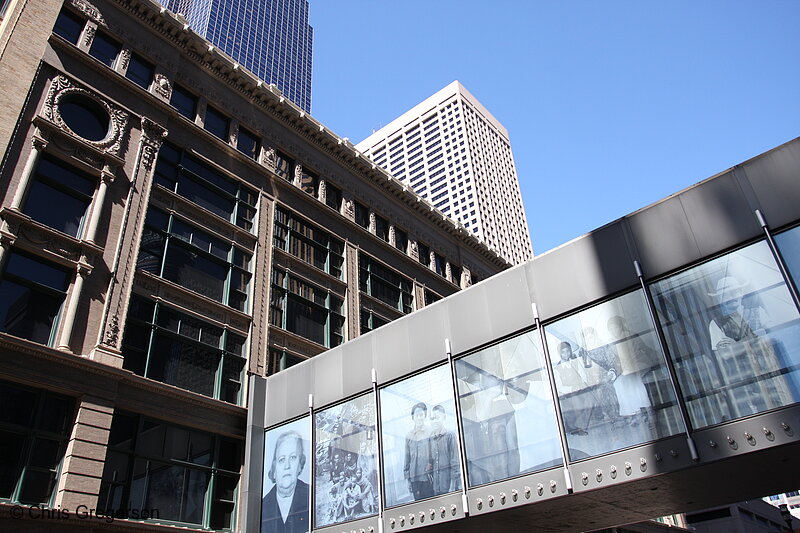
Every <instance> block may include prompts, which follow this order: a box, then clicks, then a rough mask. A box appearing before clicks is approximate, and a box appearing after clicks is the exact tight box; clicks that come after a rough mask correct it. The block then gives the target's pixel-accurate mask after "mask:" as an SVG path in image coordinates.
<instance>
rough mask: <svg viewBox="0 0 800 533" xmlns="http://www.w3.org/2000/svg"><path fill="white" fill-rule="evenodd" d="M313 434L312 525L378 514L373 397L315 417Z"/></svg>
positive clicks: (318, 526) (333, 408) (349, 402)
mask: <svg viewBox="0 0 800 533" xmlns="http://www.w3.org/2000/svg"><path fill="white" fill-rule="evenodd" d="M314 432H315V437H316V438H315V449H314V481H315V486H314V527H315V528H320V527H324V526H329V525H331V524H337V523H339V522H346V521H349V520H355V519H357V518H364V517H366V516H370V515H374V514H377V512H378V471H377V468H378V467H377V461H376V454H377V453H378V446H377V442H378V438H377V434H376V432H375V399H374V396H373V395H372V393H369V394H364V395H363V396H359V397H357V398H353V399H352V400H349V401H347V402H344V403H340V404H338V405H334V406H332V407H329V408H327V409H324V410H321V411H317V412H316V413H314Z"/></svg>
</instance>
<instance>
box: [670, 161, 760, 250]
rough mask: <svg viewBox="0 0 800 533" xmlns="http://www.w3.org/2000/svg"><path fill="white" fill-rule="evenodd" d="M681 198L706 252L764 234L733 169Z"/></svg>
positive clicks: (682, 194) (693, 232) (698, 240)
mask: <svg viewBox="0 0 800 533" xmlns="http://www.w3.org/2000/svg"><path fill="white" fill-rule="evenodd" d="M679 198H680V200H681V203H682V204H683V208H684V213H686V217H687V218H688V220H689V225H690V226H691V229H692V235H694V238H695V242H696V243H697V246H698V248H699V249H700V254H701V255H703V256H708V255H713V254H716V253H718V252H721V251H722V250H725V249H726V248H730V247H732V246H735V245H736V244H738V243H740V242H743V241H748V240H750V239H752V238H754V237H757V236H759V235H762V234H763V232H762V230H761V227H760V226H759V224H758V221H757V219H756V217H755V214H754V213H753V210H752V209H751V207H750V205H749V203H748V202H747V198H746V197H745V196H744V194H743V193H742V190H741V188H740V187H739V184H738V183H737V181H736V178H735V176H734V174H733V172H727V173H725V174H723V175H721V176H717V177H716V178H714V179H713V180H709V181H707V182H705V183H703V184H701V185H700V186H697V187H692V188H691V189H689V190H687V191H685V192H682V193H681V194H680V196H679Z"/></svg>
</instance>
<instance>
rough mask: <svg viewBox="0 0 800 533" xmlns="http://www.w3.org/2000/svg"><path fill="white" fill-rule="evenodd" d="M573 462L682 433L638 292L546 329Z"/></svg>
mask: <svg viewBox="0 0 800 533" xmlns="http://www.w3.org/2000/svg"><path fill="white" fill-rule="evenodd" d="M545 333H546V338H547V345H548V349H549V351H550V357H551V359H552V362H553V374H554V375H555V378H556V389H558V399H559V402H560V404H561V412H562V414H563V418H564V426H565V429H566V432H567V442H568V443H569V448H570V456H571V458H572V459H573V460H577V459H581V458H584V457H588V456H593V455H598V454H602V453H607V452H610V451H613V450H619V449H620V448H625V447H628V446H633V445H635V444H640V443H642V442H647V441H651V440H654V439H658V438H661V437H666V436H669V435H673V434H675V433H677V432H680V431H683V428H682V427H681V423H680V414H679V411H678V408H677V405H676V402H675V393H674V391H673V389H672V385H671V384H670V382H669V374H668V372H667V369H666V360H665V358H664V356H663V354H662V353H661V350H660V349H659V344H658V339H657V337H656V333H655V330H654V328H653V324H652V322H651V321H650V319H649V314H648V312H647V307H646V302H645V300H644V295H643V294H642V292H641V291H636V292H632V293H629V294H626V295H624V296H620V297H619V298H616V299H614V300H611V301H610V302H605V303H602V304H600V305H596V306H594V307H592V308H590V309H587V310H585V311H582V312H580V313H577V314H575V315H572V316H569V317H567V318H564V319H562V320H559V321H558V322H555V323H554V324H551V325H549V326H546V327H545Z"/></svg>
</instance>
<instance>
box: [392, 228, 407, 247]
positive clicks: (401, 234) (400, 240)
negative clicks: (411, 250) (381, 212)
mask: <svg viewBox="0 0 800 533" xmlns="http://www.w3.org/2000/svg"><path fill="white" fill-rule="evenodd" d="M394 245H395V247H396V248H397V249H398V250H400V251H401V252H403V253H406V250H408V233H406V232H405V231H403V230H401V229H400V228H398V227H395V228H394Z"/></svg>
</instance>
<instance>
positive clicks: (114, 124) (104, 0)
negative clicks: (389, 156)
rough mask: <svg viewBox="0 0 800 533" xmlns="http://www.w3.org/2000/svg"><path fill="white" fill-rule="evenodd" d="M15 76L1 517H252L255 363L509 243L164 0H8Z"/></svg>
mask: <svg viewBox="0 0 800 533" xmlns="http://www.w3.org/2000/svg"><path fill="white" fill-rule="evenodd" d="M0 88H1V89H2V92H3V94H4V97H3V98H4V105H3V106H0V152H2V164H1V166H0V433H2V439H0V471H2V476H0V478H1V481H0V529H2V530H13V531H23V530H30V531H45V530H47V531H52V530H53V529H56V530H58V529H59V528H63V529H64V530H69V531H74V530H75V529H74V528H78V529H81V528H83V527H87V528H90V529H91V530H92V531H106V530H107V528H111V527H112V526H110V525H109V524H108V522H109V520H108V519H88V518H87V519H81V518H79V517H78V515H77V514H76V512H81V510H88V509H102V510H104V511H105V512H106V513H105V514H115V515H116V518H134V519H144V521H143V522H137V524H135V525H133V526H128V525H122V526H121V525H120V524H119V523H117V524H115V525H114V526H113V527H114V528H115V529H114V531H119V530H120V529H118V528H120V527H122V529H123V530H127V528H133V529H135V530H137V531H163V530H165V529H167V526H166V525H165V524H168V525H170V527H174V526H181V527H183V528H186V530H189V531H196V530H197V531H200V530H203V531H207V530H209V529H210V530H226V531H227V530H237V531H240V530H242V527H243V526H242V525H241V524H242V523H241V521H240V520H239V519H238V513H239V512H240V511H241V508H242V507H241V505H240V499H241V489H240V484H241V477H242V475H243V473H242V465H243V458H244V449H245V446H246V442H245V428H246V417H247V397H248V390H247V383H248V381H247V379H246V377H247V376H248V375H252V374H258V375H262V376H265V375H268V374H270V373H273V372H275V371H277V370H280V369H283V368H286V367H289V366H292V365H294V364H295V363H297V362H300V361H303V360H305V359H307V358H310V357H313V356H315V355H317V354H319V353H321V352H323V351H325V350H327V349H329V348H330V347H333V346H337V345H339V344H341V343H343V342H345V341H347V340H349V339H352V338H355V337H357V336H359V335H361V334H362V333H366V332H368V331H371V330H373V329H375V328H378V327H379V326H381V325H383V324H385V323H387V322H390V321H392V320H394V319H396V318H399V317H401V316H404V315H406V314H408V313H411V312H412V311H414V310H416V309H419V308H421V307H424V306H425V305H426V304H428V303H431V302H434V301H436V300H438V299H440V298H442V297H444V296H447V295H449V294H452V293H454V292H456V291H458V290H459V289H461V288H464V287H467V286H469V285H471V284H472V283H474V282H475V281H476V280H479V279H484V278H486V277H489V276H491V275H493V274H494V273H496V272H499V271H500V270H503V269H505V268H507V267H508V266H509V265H508V264H507V263H506V262H505V261H504V260H502V259H501V258H500V257H499V256H497V255H496V254H495V253H494V252H492V251H491V250H489V248H488V247H487V246H486V245H485V244H484V243H482V242H480V241H478V240H477V239H475V238H474V237H473V236H472V235H470V234H469V233H468V232H466V231H465V230H464V229H463V228H460V227H458V226H457V225H455V224H453V222H452V221H451V220H449V219H448V218H447V217H446V216H445V215H444V214H443V213H441V212H440V211H438V210H436V209H435V208H433V207H432V206H431V205H429V204H428V203H427V202H425V201H423V200H421V199H420V198H419V197H418V196H417V195H416V194H413V193H412V192H410V191H408V190H407V189H406V188H404V187H403V185H402V184H401V183H400V182H398V181H397V180H395V179H393V178H392V177H391V176H389V175H388V174H387V173H386V172H383V171H381V170H380V169H374V168H373V166H372V164H371V163H370V162H369V161H368V160H366V159H365V158H364V157H363V156H362V155H361V154H360V153H359V152H358V151H357V150H355V148H354V146H353V145H352V144H351V143H349V142H347V141H346V140H344V139H341V138H339V137H337V136H335V135H334V134H332V133H331V132H330V131H329V130H328V129H327V128H325V126H324V125H322V124H320V123H319V122H317V121H316V120H314V119H313V117H310V116H309V115H308V114H306V113H305V112H303V111H302V110H301V109H299V108H298V107H297V106H296V105H294V104H293V103H291V102H290V101H288V100H286V99H285V98H284V97H283V95H282V94H281V93H280V92H279V91H277V90H275V89H274V88H273V87H270V86H269V85H267V84H265V83H263V82H262V81H261V80H259V79H257V78H255V77H254V76H253V75H252V74H251V73H249V72H247V71H245V70H243V69H241V68H239V67H238V65H237V64H236V63H234V62H233V61H232V60H231V59H230V57H228V56H227V55H225V54H222V53H219V52H218V51H217V49H216V48H215V47H213V46H210V44H209V42H208V41H206V40H204V39H202V38H200V37H199V36H198V35H197V34H196V33H194V32H192V31H190V30H188V29H187V28H186V26H185V23H184V21H183V20H181V19H180V18H178V17H176V16H175V15H173V14H172V13H171V12H170V11H167V10H164V9H162V8H161V6H160V5H158V4H157V3H156V2H154V1H151V0H143V1H136V2H129V1H127V0H119V1H117V0H99V1H97V2H93V3H90V2H87V1H86V0H67V1H66V2H62V1H59V0H12V1H11V2H10V3H9V4H8V6H7V7H6V9H5V11H4V13H3V16H2V19H1V20H0ZM420 250H425V252H424V253H420ZM340 371H345V370H340ZM14 509H21V511H20V512H22V513H23V515H21V516H16V515H14V514H13V513H14V512H16V511H14ZM42 509H43V510H44V511H42V512H43V513H45V515H42V514H41V513H40V514H37V513H39V510H42ZM53 509H56V510H57V511H53ZM111 510H114V511H111ZM134 510H135V512H134ZM87 512H88V511H87ZM9 513H11V514H9ZM47 513H49V514H47ZM42 516H45V519H40V518H42ZM54 517H55V518H58V517H61V518H62V521H60V522H56V521H54V520H50V519H49V518H54ZM14 518H22V519H21V520H18V521H14V522H11V523H9V522H6V521H7V520H10V519H14ZM55 518H54V519H55ZM84 518H85V517H84Z"/></svg>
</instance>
